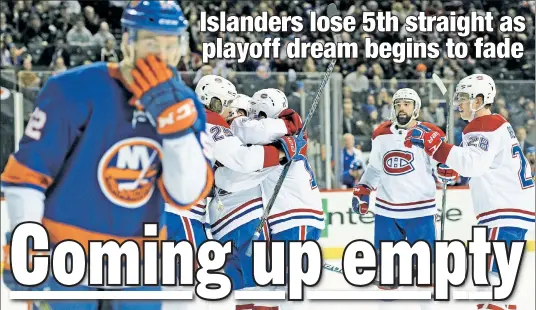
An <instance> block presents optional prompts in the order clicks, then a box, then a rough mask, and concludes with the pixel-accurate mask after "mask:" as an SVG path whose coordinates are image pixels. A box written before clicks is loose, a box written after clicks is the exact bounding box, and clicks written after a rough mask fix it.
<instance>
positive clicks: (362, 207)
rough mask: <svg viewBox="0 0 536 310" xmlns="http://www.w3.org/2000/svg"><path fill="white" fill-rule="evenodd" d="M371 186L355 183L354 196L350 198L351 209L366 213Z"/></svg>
mask: <svg viewBox="0 0 536 310" xmlns="http://www.w3.org/2000/svg"><path fill="white" fill-rule="evenodd" d="M370 192H372V188H370V187H369V186H368V185H365V184H357V185H356V186H355V187H354V197H353V198H352V209H353V210H354V212H355V213H359V214H367V212H368V208H369V201H370Z"/></svg>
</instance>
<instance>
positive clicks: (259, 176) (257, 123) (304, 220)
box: [215, 117, 324, 234]
mask: <svg viewBox="0 0 536 310" xmlns="http://www.w3.org/2000/svg"><path fill="white" fill-rule="evenodd" d="M231 129H232V131H233V133H235V134H236V135H237V136H238V137H240V139H241V140H242V141H243V142H244V143H248V144H269V143H272V142H274V141H275V140H276V139H277V138H280V137H282V136H284V135H285V134H286V133H287V128H286V126H285V124H284V122H283V121H282V120H280V119H262V120H250V119H248V118H246V117H240V118H237V119H235V120H234V121H233V123H232V124H231ZM282 171H283V166H275V167H271V168H266V169H261V170H259V171H257V172H254V173H252V174H249V175H247V176H244V175H233V171H231V170H230V169H220V168H219V169H218V170H216V177H215V178H216V180H215V182H216V186H217V187H220V188H222V189H224V190H226V191H230V192H236V191H241V190H244V188H251V187H252V186H256V185H257V184H260V185H261V188H262V199H263V202H264V204H267V203H268V201H269V200H270V198H271V197H272V196H273V194H274V189H275V186H276V184H277V181H278V179H279V176H280V175H281V173H282ZM268 225H269V227H270V231H271V233H272V234H274V233H279V232H281V231H285V230H287V229H290V228H293V227H298V226H312V227H316V228H318V229H323V228H324V212H323V209H322V199H321V197H320V191H319V190H318V187H317V184H316V180H315V178H314V174H313V172H312V170H311V168H310V166H309V163H308V162H307V161H306V160H302V161H297V162H293V163H292V164H291V166H290V169H289V171H288V174H287V176H286V178H285V181H284V183H283V186H282V187H281V189H280V191H279V194H278V195H277V198H276V200H275V202H274V205H273V207H272V210H271V212H270V216H269V217H268Z"/></svg>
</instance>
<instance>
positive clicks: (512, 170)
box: [434, 114, 536, 229]
mask: <svg viewBox="0 0 536 310" xmlns="http://www.w3.org/2000/svg"><path fill="white" fill-rule="evenodd" d="M434 158H436V159H437V160H439V161H441V162H445V161H446V162H445V163H446V164H447V165H448V166H449V167H451V168H453V169H454V170H456V171H457V172H458V173H459V174H460V175H462V176H464V177H470V178H471V180H470V181H469V186H470V188H471V196H472V198H473V206H474V209H475V214H476V218H477V221H478V224H479V225H485V226H489V227H506V226H511V227H520V228H525V229H534V222H535V213H534V205H535V204H536V201H535V199H536V198H535V195H536V193H535V189H534V180H533V179H532V176H531V171H530V164H529V162H528V160H527V159H526V158H525V156H524V154H523V150H522V149H521V147H520V146H519V141H518V140H517V138H516V136H515V133H514V130H513V129H512V126H511V125H510V123H508V121H506V120H505V119H504V118H503V117H502V116H500V115H497V114H493V115H486V116H481V117H478V118H475V119H474V120H472V121H471V122H470V123H469V124H468V125H467V126H466V127H465V129H464V131H463V144H462V147H458V146H451V147H450V146H449V147H443V146H442V147H440V148H439V150H438V151H437V152H436V154H434Z"/></svg>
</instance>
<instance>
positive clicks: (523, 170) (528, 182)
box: [512, 144, 534, 189]
mask: <svg viewBox="0 0 536 310" xmlns="http://www.w3.org/2000/svg"><path fill="white" fill-rule="evenodd" d="M515 157H517V158H519V164H520V165H521V167H520V168H519V182H520V183H521V188H523V189H526V188H529V187H532V186H534V180H532V176H531V175H530V166H529V162H528V161H527V159H526V158H525V155H523V150H522V149H521V147H520V146H519V144H514V145H512V158H515ZM527 173H529V176H527Z"/></svg>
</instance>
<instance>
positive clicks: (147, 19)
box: [121, 1, 188, 39]
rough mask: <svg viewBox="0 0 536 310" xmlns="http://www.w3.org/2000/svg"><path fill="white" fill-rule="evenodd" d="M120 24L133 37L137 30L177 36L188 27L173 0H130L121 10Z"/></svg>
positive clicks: (180, 10)
mask: <svg viewBox="0 0 536 310" xmlns="http://www.w3.org/2000/svg"><path fill="white" fill-rule="evenodd" d="M121 25H122V26H123V30H124V31H127V32H129V36H132V39H134V37H135V31H137V30H147V31H151V32H155V33H159V34H164V35H177V36H179V35H181V34H183V33H184V32H185V31H186V29H187V28H188V21H187V20H186V17H184V13H183V12H182V9H181V7H180V6H179V5H178V4H177V3H176V2H175V1H130V2H129V3H128V4H127V6H126V7H125V9H124V10H123V16H121ZM133 30H134V32H132V31H133Z"/></svg>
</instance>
